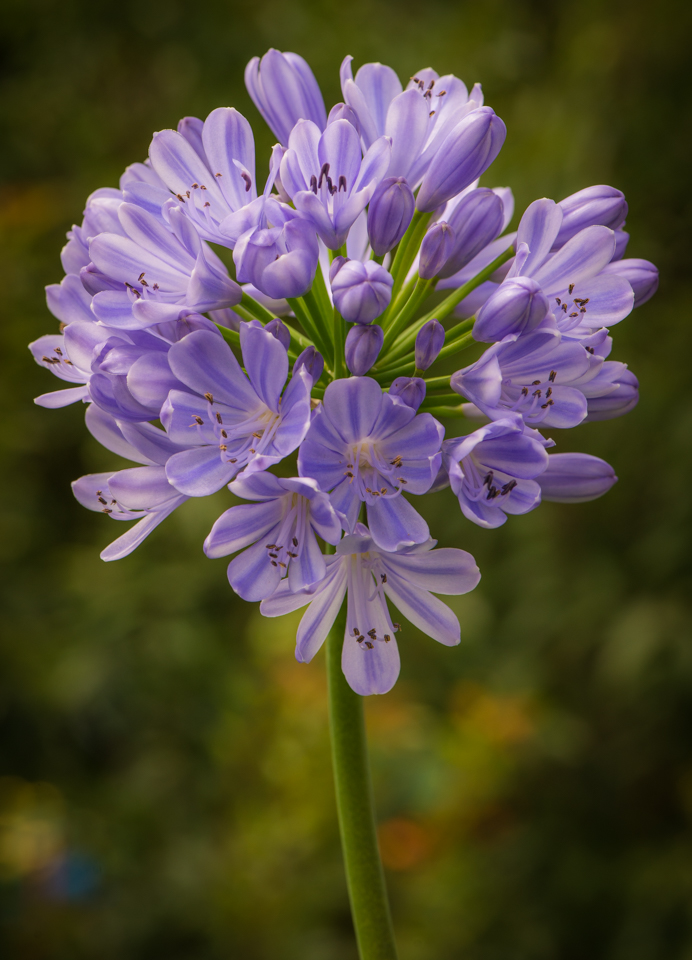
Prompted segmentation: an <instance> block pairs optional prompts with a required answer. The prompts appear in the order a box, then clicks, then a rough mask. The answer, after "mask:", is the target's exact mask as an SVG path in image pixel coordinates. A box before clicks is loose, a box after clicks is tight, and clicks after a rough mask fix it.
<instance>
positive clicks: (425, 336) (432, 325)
mask: <svg viewBox="0 0 692 960" xmlns="http://www.w3.org/2000/svg"><path fill="white" fill-rule="evenodd" d="M444 342H445V328H444V327H443V326H442V324H441V323H440V321H439V320H428V322H427V323H425V324H423V326H422V327H421V328H420V330H419V331H418V334H417V336H416V350H415V356H416V369H417V370H427V369H428V367H431V366H432V365H433V363H434V362H435V361H436V360H437V358H438V357H439V355H440V350H441V349H442V347H443V346H444Z"/></svg>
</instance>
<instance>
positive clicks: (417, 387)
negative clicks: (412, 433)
mask: <svg viewBox="0 0 692 960" xmlns="http://www.w3.org/2000/svg"><path fill="white" fill-rule="evenodd" d="M389 393H390V395H391V396H392V397H398V398H399V400H401V402H402V403H405V404H406V406H407V407H411V409H412V410H417V409H418V407H420V405H421V403H422V402H423V401H424V400H425V380H421V378H420V377H397V378H396V380H394V381H392V385H391V387H390V388H389Z"/></svg>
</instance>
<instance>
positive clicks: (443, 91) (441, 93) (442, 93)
mask: <svg viewBox="0 0 692 960" xmlns="http://www.w3.org/2000/svg"><path fill="white" fill-rule="evenodd" d="M446 93H447V91H446V90H440V92H439V93H438V97H444V95H445V94H446Z"/></svg>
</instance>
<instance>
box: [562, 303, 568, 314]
mask: <svg viewBox="0 0 692 960" xmlns="http://www.w3.org/2000/svg"><path fill="white" fill-rule="evenodd" d="M562 309H563V310H564V311H565V313H567V304H566V303H563V304H562Z"/></svg>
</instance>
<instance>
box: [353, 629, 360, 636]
mask: <svg viewBox="0 0 692 960" xmlns="http://www.w3.org/2000/svg"><path fill="white" fill-rule="evenodd" d="M359 633H360V630H359V629H358V627H354V628H353V636H354V637H357V636H358V634H359Z"/></svg>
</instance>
